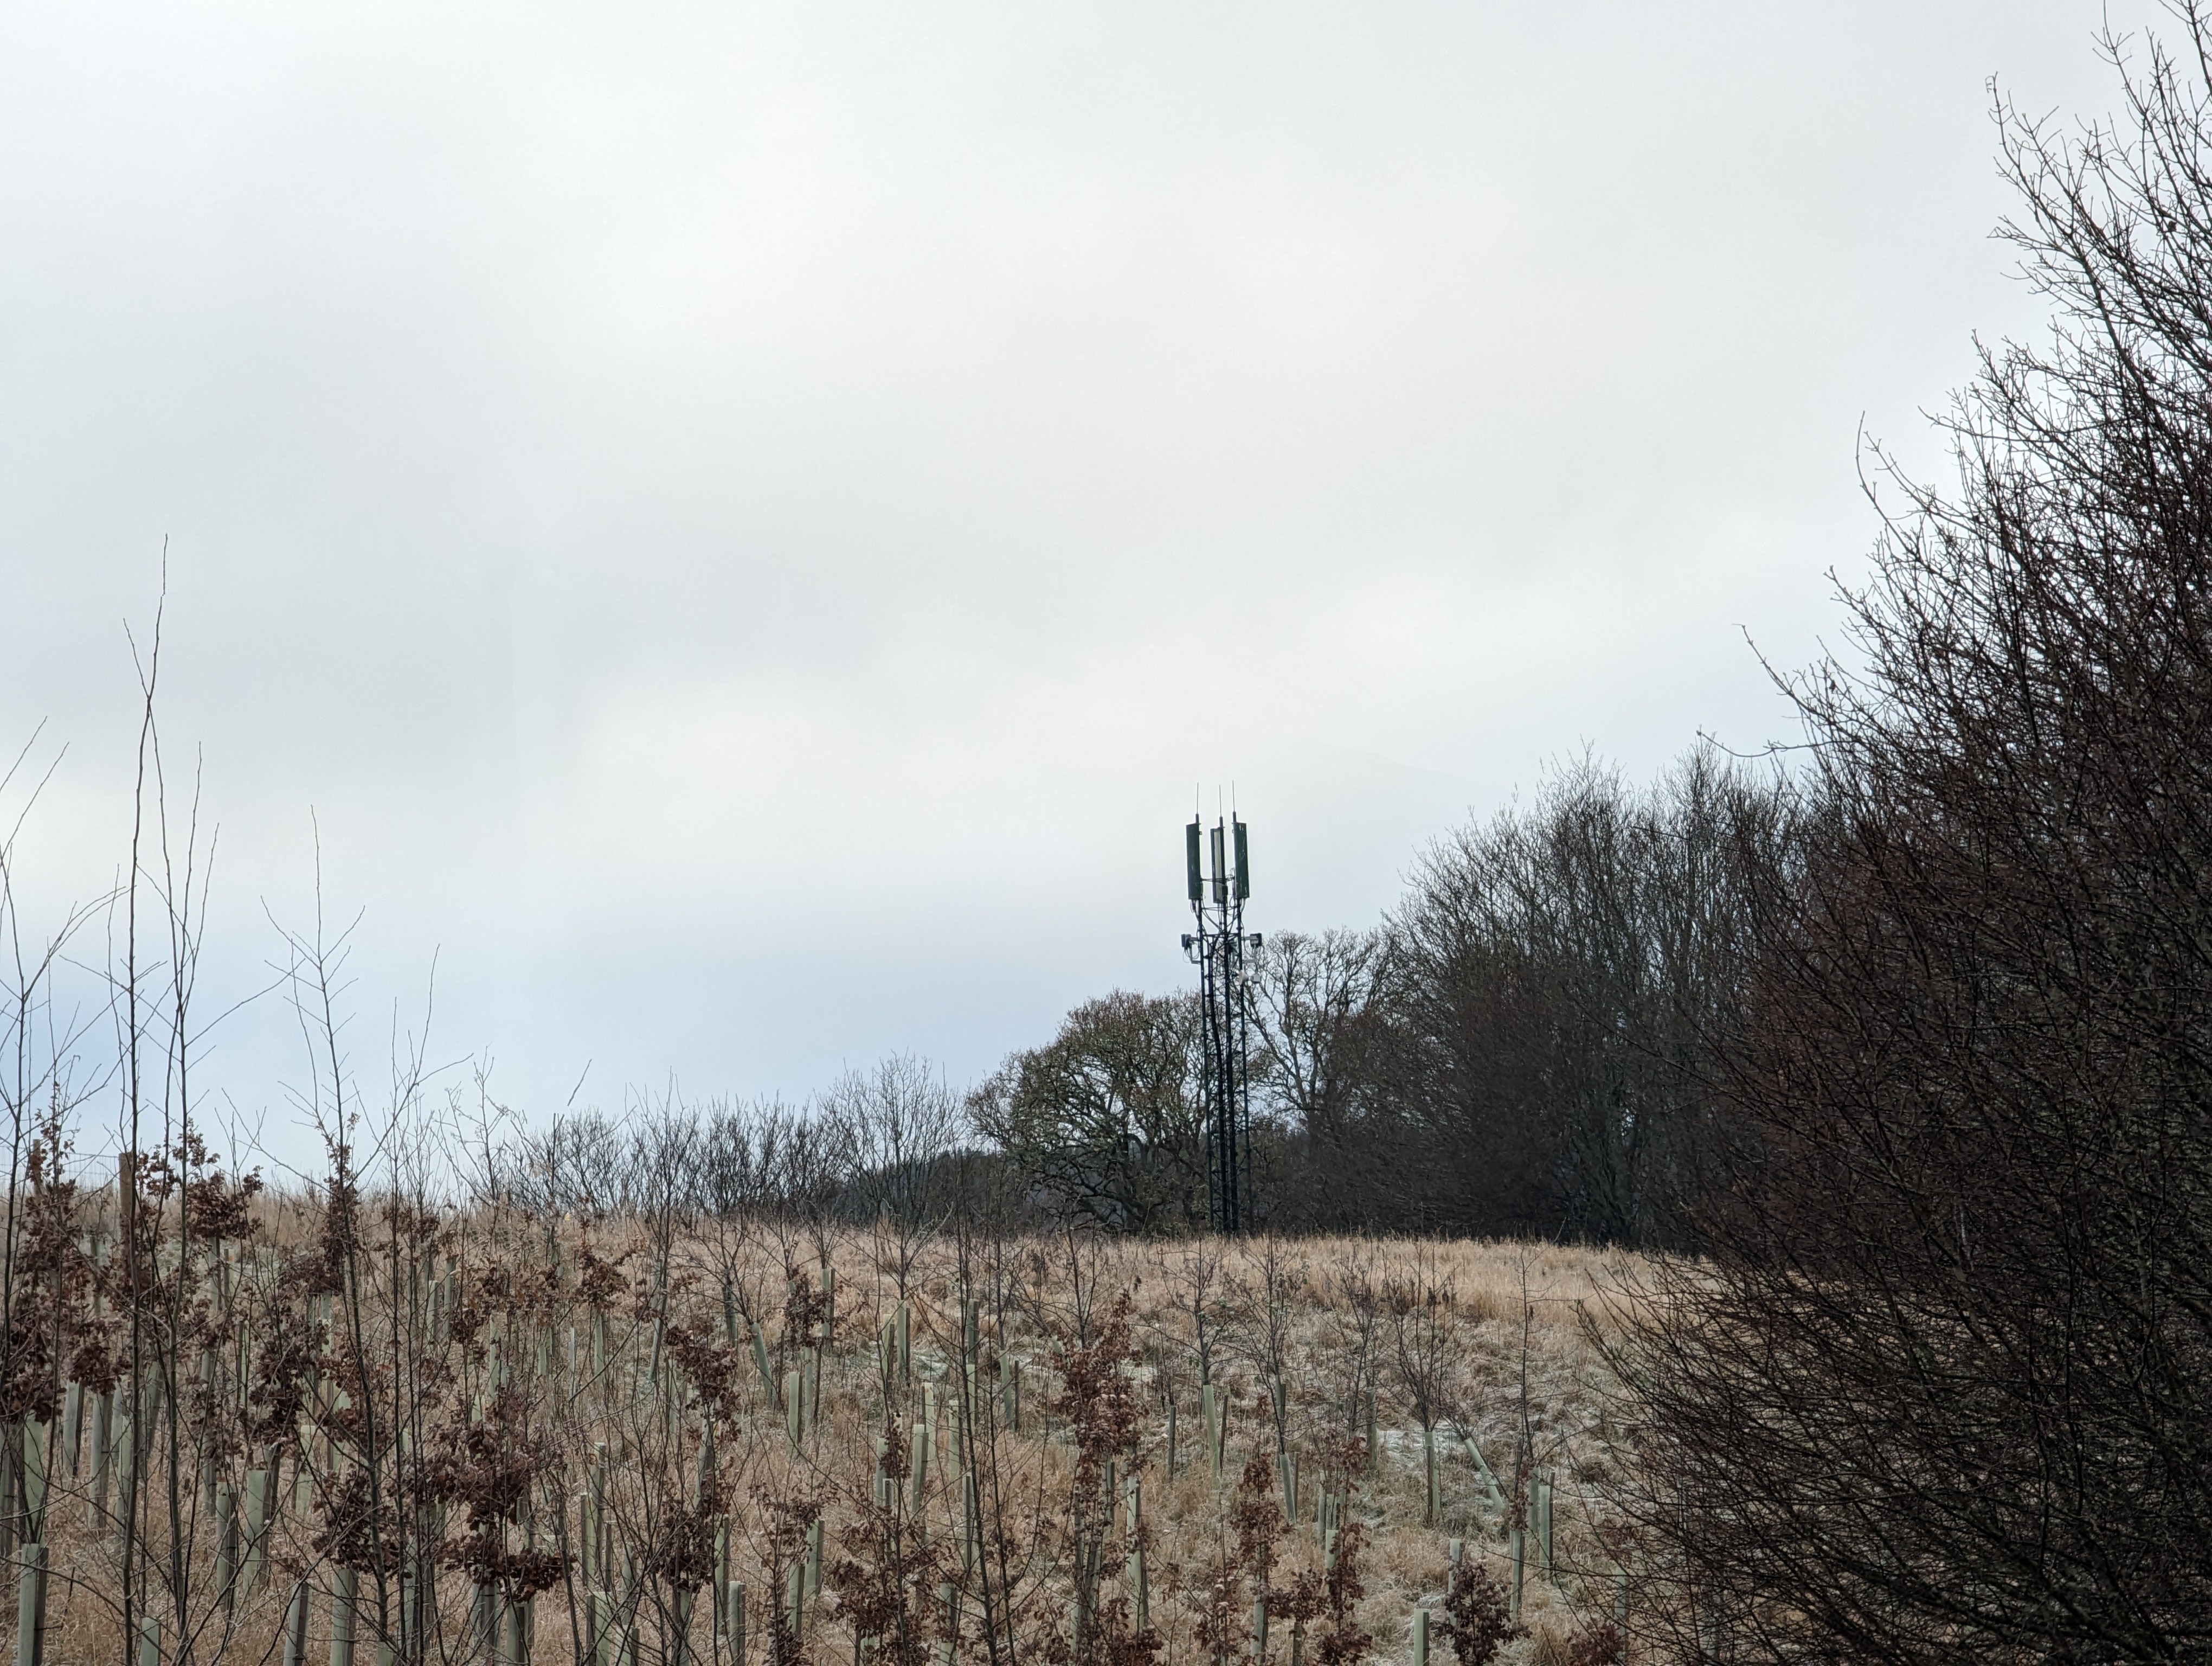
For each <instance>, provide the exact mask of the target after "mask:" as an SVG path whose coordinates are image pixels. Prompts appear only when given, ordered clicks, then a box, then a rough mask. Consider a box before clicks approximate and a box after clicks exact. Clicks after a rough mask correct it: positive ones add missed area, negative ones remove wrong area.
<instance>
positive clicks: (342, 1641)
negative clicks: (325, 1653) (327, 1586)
mask: <svg viewBox="0 0 2212 1666" xmlns="http://www.w3.org/2000/svg"><path fill="white" fill-rule="evenodd" d="M332 1583H333V1584H334V1586H335V1589H334V1590H332V1591H331V1666H353V1618H354V1616H353V1599H354V1593H355V1590H356V1589H357V1586H358V1576H357V1575H356V1573H355V1572H354V1571H353V1570H352V1569H351V1568H349V1567H342V1568H340V1569H339V1570H338V1571H337V1579H336V1580H334V1581H333V1582H332Z"/></svg>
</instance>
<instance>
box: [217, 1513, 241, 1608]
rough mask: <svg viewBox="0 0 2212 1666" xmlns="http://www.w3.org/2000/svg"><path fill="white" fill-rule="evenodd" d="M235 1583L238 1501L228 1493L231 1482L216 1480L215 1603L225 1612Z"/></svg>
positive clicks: (228, 1606) (230, 1601)
mask: <svg viewBox="0 0 2212 1666" xmlns="http://www.w3.org/2000/svg"><path fill="white" fill-rule="evenodd" d="M236 1584H238V1501H237V1499H234V1498H233V1497H232V1496H231V1491H230V1483H229V1482H228V1481H217V1482H216V1484H215V1605H216V1607H217V1608H221V1609H222V1611H223V1612H224V1613H225V1614H228V1613H229V1612H230V1611H231V1608H232V1604H233V1601H234V1589H233V1588H234V1586H235V1585H236Z"/></svg>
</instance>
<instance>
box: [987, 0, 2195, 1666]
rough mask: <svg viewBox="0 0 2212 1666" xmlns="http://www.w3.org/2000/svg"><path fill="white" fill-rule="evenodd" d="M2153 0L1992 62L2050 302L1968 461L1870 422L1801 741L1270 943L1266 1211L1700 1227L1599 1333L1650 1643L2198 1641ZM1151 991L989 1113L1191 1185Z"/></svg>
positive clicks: (2174, 491) (2176, 457) (1133, 1210)
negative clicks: (2075, 113) (1122, 1151)
mask: <svg viewBox="0 0 2212 1666" xmlns="http://www.w3.org/2000/svg"><path fill="white" fill-rule="evenodd" d="M2173 16H2174V18H2175V20H2176V21H2177V22H2178V24H2179V28H2180V30H2181V33H2182V36H2183V39H2184V42H2185V44H2184V46H2183V47H2182V49H2181V50H2180V51H2179V52H2169V51H2168V50H2167V49H2166V47H2165V46H2162V45H2161V44H2160V42H2159V41H2158V40H2154V39H2153V40H2147V41H2136V42H2130V41H2127V40H2122V39H2119V38H2118V37H2115V36H2112V35H2109V34H2108V35H2107V36H2106V38H2105V40H2104V46H2105V50H2106V55H2107V57H2108V58H2109V59H2110V60H2111V62H2112V64H2113V65H2114V66H2115V68H2116V69H2117V70H2118V72H2119V83H2118V84H2119V88H2120V94H2121V97H2120V101H2119V105H2118V113H2117V114H2116V115H2115V116H2113V117H2112V118H2109V119H2103V120H2100V121H2094V122H2089V123H2085V124H2082V125H2078V126H2072V127H2062V126H2061V125H2058V124H2057V122H2055V121H2053V120H2051V119H2044V118H2040V117H2036V116H2032V115H2029V114H2027V113H2024V112H2020V111H2019V110H2017V109H2015V107H2013V106H2010V105H2009V104H2008V103H2005V102H2003V101H2002V100H2000V102H1999V103H1998V105H1997V107H1996V116H1997V119H1998V121H1999V124H2000V132H2001V136H2002V137H2001V153H2002V164H2003V167H2004V171H2005V173H2007V175H2008V178H2009V179H2010V181H2011V183H2012V185H2013V186H2014V188H2015V192H2016V194H2017V200H2018V203H2019V208H2018V210H2017V211H2016V213H2015V217H2014V218H2012V219H2010V220H2008V221H2007V222H2005V223H2004V224H2003V226H2002V228H2000V235H2001V236H2002V238H2004V239H2005V240H2008V241H2009V243H2010V244H2011V246H2013V247H2014V248H2015V250H2016V252H2018V254H2019V256H2020V258H2021V271H2022V274H2023V276H2024V277H2026V279H2027V282H2028V283H2030V285H2032V286H2033V289H2034V290H2035V291H2036V292H2037V293H2038V294H2039V295H2041V296H2043V297H2044V298H2045V300H2046V301H2048V302H2049V303H2050V307H2051V325H2050V328H2049V330H2048V331H2047V333H2045V334H2044V335H2042V336H2041V337H2039V338H2037V339H2033V340H2031V341H2027V342H2006V343H2002V344H1995V345H1990V346H1985V347H1984V348H1983V349H1982V350H1981V355H1980V362H1979V367H1978V371H1977V373H1976V374H1975V375H1974V377H1973V378H1972V380H1971V381H1970V382H1969V383H1968V385H1967V386H1965V387H1964V388H1963V389H1962V390H1961V391H1960V392H1959V393H1958V394H1957V395H1956V396H1955V398H1954V400H1953V402H1952V404H1951V405H1950V406H1949V408H1948V410H1947V411H1946V412H1945V413H1944V414H1943V415H1942V417H1940V419H1939V420H1940V422H1941V423H1942V425H1943V427H1944V428H1945V429H1946V430H1947V432H1948V435H1949V437H1950V439H1951V440H1952V441H1953V447H1954V457H1955V459H1956V465H1957V472H1956V478H1955V480H1954V481H1953V482H1951V483H1948V484H1945V485H1940V486H1939V485H1934V484H1929V483H1925V482H1922V481H1918V480H1916V479H1914V478H1911V477H1909V476H1907V475H1905V473H1904V472H1903V471H1900V470H1898V469H1896V468H1894V467H1892V466H1890V465H1889V464H1888V463H1887V459H1885V458H1884V457H1883V456H1882V454H1881V453H1880V452H1879V450H1877V451H1876V452H1875V454H1874V459H1873V460H1874V463H1875V471H1874V477H1875V480H1876V481H1877V482H1878V483H1879V484H1880V490H1879V491H1878V492H1877V493H1876V494H1875V501H1876V503H1877V506H1878V507H1879V508H1881V514H1882V522H1883V528H1882V532H1881V537H1880V539H1879V541H1878V543H1877V544H1876V546H1875V550H1874V554H1873V560H1872V563H1871V567H1870V569H1869V577H1868V578H1867V579H1866V581H1864V582H1863V584H1860V585H1857V586H1853V587H1846V588H1845V589H1844V591H1843V593H1842V600H1843V604H1844V610H1845V613H1846V617H1847V621H1848V630H1847V633H1846V646H1845V648H1844V651H1843V652H1841V653H1838V654H1832V655H1831V656H1829V657H1827V658H1826V659H1823V660H1820V662H1818V663H1816V664H1815V665H1814V666H1811V667H1809V668H1808V669H1807V670H1806V671H1805V672H1802V673H1801V674H1798V675H1796V676H1795V677H1791V678H1786V679H1785V687H1786V690H1787V691H1788V692H1789V693H1790V696H1792V698H1793V699H1794V701H1795V702H1796V708H1797V711H1798V713H1799V714H1800V715H1801V717H1802V722H1803V728H1804V736H1805V744H1804V745H1803V746H1802V749H1800V750H1799V751H1797V752H1796V754H1795V756H1794V757H1793V760H1792V763H1791V767H1790V769H1789V771H1788V772H1787V773H1786V774H1785V773H1768V772H1765V771H1762V770H1759V769H1748V770H1747V769H1744V768H1743V767H1741V766H1739V765H1736V764H1734V763H1730V762H1729V761H1728V760H1726V759H1724V758H1723V757H1719V756H1717V755H1716V754H1714V753H1712V752H1711V751H1698V752H1693V753H1692V754H1691V755H1690V756H1688V757H1686V758H1685V759H1684V760H1683V761H1682V762H1681V763H1679V764H1678V765H1677V766H1676V767H1675V768H1674V769H1673V770H1672V771H1670V772H1669V773H1668V775H1666V776H1664V777H1663V778H1662V780H1661V781H1658V782H1657V783H1656V784H1655V785H1653V786H1652V787H1647V788H1632V787H1628V786H1626V785H1625V784H1624V783H1623V782H1622V781H1620V779H1619V777H1618V776H1617V775H1613V774H1612V773H1610V772H1608V771H1607V770H1605V769H1601V768H1599V767H1596V766H1594V765H1589V764H1583V765H1577V766H1575V767H1573V768H1571V769H1567V770H1565V771H1564V772H1562V773H1560V774H1559V775H1556V776H1555V777H1554V778H1553V780H1552V781H1550V782H1549V783H1548V784H1547V786H1546V787H1544V788H1543V790H1542V791H1541V792H1540V793H1538V794H1537V795H1536V796H1535V798H1534V800H1533V801H1532V802H1530V803H1529V804H1528V805H1527V806H1518V807H1516V808H1514V809H1512V810H1510V811H1508V812H1505V813H1504V814H1502V815H1500V816H1498V817H1497V818H1494V819H1493V820H1492V821H1491V822H1489V823H1487V824H1483V825H1481V826H1479V827H1476V828H1473V829H1470V830H1468V831H1466V832H1464V833H1462V834H1460V835H1457V836H1454V837H1452V838H1449V839H1447V840H1446V841H1444V842H1442V843H1441V844H1439V845H1438V846H1437V848H1435V849H1434V850H1433V851H1432V852H1431V853H1430V854H1429V856H1428V857H1427V859H1426V860H1425V861H1424V863H1423V864H1422V866H1421V867H1420V869H1419V873H1418V874H1417V876H1416V879H1415V881H1414V884H1413V887H1412V889H1411V891H1410V894H1409V895H1408V897H1407V899H1406V901H1405V903H1403V905H1402V906H1401V908H1400V909H1398V910H1396V911H1395V913H1394V914H1393V915H1392V916H1391V917H1390V918H1389V920H1387V921H1384V922H1383V924H1382V925H1381V926H1380V927H1378V928H1377V929H1376V930H1373V931H1370V932H1366V933H1355V934H1351V935H1327V936H1322V937H1318V938H1312V939H1302V938H1285V939H1278V941H1277V942H1276V943H1275V944H1273V945H1270V948H1269V951H1268V954H1267V958H1265V959H1264V960H1263V963H1262V964H1261V968H1260V972H1259V978H1258V987H1257V988H1256V990H1255V994H1256V998H1257V1003H1258V1007H1259V1011H1260V1015H1261V1024H1260V1031H1261V1037H1262V1051H1263V1053H1264V1055H1265V1069H1264V1071H1263V1072H1262V1075H1263V1079H1264V1083H1265V1097H1264V1104H1265V1123H1266V1127H1267V1142H1266V1149H1267V1158H1268V1162H1269V1164H1270V1169H1269V1175H1270V1186H1271V1196H1272V1199H1273V1207H1274V1208H1275V1210H1276V1212H1277V1216H1278V1218H1279V1219H1285V1220H1296V1221H1300V1222H1311V1223H1313V1224H1316V1225H1324V1224H1359V1225H1370V1226H1391V1225H1421V1226H1427V1227H1436V1228H1444V1229H1450V1230H1458V1231H1516V1232H1533V1233H1542V1234H1546V1235H1559V1236H1574V1237H1591V1238H1601V1239H1606V1240H1609V1241H1613V1242H1617V1243H1637V1244H1646V1245H1656V1246H1662V1247H1680V1248H1688V1249H1695V1250H1697V1251H1698V1252H1699V1256H1697V1257H1696V1258H1687V1257H1662V1258H1660V1259H1658V1260H1657V1261H1656V1262H1654V1263H1653V1265H1654V1267H1655V1268H1656V1272H1655V1273H1653V1274H1651V1275H1650V1280H1648V1281H1647V1282H1646V1283H1644V1284H1643V1285H1641V1286H1627V1287H1624V1288H1623V1290H1622V1291H1621V1292H1620V1293H1619V1296H1618V1298H1617V1309H1616V1313H1615V1315H1614V1316H1615V1317H1616V1318H1617V1319H1619V1320H1620V1327H1621V1328H1620V1330H1619V1331H1618V1332H1616V1333H1614V1335H1613V1340H1612V1341H1610V1342H1609V1344H1608V1346H1609V1348H1610V1350H1611V1353H1612V1355H1613V1363H1614V1365H1615V1366H1616V1368H1617V1369H1618V1371H1619V1372H1620V1378H1621V1380H1622V1382H1623V1383H1624V1384H1625V1385H1626V1386H1625V1389H1624V1390H1623V1393H1622V1395H1621V1397H1620V1400H1619V1402H1617V1407H1618V1409H1619V1410H1620V1413H1621V1414H1622V1416H1623V1418H1624V1420H1625V1426H1626V1432H1627V1434H1628V1436H1629V1438H1630V1439H1631V1441H1632V1444H1633V1446H1634V1449H1635V1450H1636V1452H1637V1454H1638V1465H1639V1472H1638V1489H1639V1491H1638V1496H1639V1498H1640V1499H1641V1503H1640V1505H1639V1506H1638V1520H1639V1524H1640V1526H1641V1528H1642V1529H1643V1530H1644V1532H1645V1533H1646V1534H1647V1535H1649V1537H1648V1541H1647V1542H1649V1543H1650V1545H1651V1546H1653V1547H1655V1548H1656V1552H1657V1554H1656V1556H1655V1558H1654V1559H1653V1560H1651V1561H1650V1562H1648V1563H1647V1564H1645V1566H1646V1569H1647V1572H1646V1574H1645V1576H1644V1578H1645V1583H1646V1584H1647V1585H1648V1590H1646V1591H1645V1593H1644V1600H1643V1601H1642V1602H1641V1603H1640V1606H1639V1611H1640V1612H1644V1613H1646V1614H1655V1615H1657V1616H1659V1617H1658V1619H1657V1620H1655V1621H1653V1622H1651V1623H1650V1626H1649V1635H1648V1636H1647V1639H1646V1640H1647V1642H1648V1643H1650V1644H1651V1645H1654V1646H1655V1647H1658V1648H1662V1652H1663V1653H1664V1654H1665V1655H1666V1656H1667V1657H1680V1658H1686V1659H1692V1660H1699V1661H1704V1660H1713V1659H1747V1660H1748V1659H1793V1660H1808V1661H1814V1660H1818V1661H1845V1660H1882V1661H1890V1662H1920V1661H1926V1662H1935V1661H1938V1660H1943V1661H1951V1660H1959V1659H1975V1660H1990V1661H2008V1662H2009V1661H2022V1662H2026V1661H2069V1662H2070V1661H2081V1662H2087V1661H2179V1660H2194V1659H2203V1658H2206V1657H2208V1656H2212V1525H2208V1524H2209V1523H2212V1404H2208V1401H2207V1386H2206V1385H2207V1384H2208V1383H2212V18H2208V15H2207V14H2206V12H2205V10H2204V9H2203V8H2202V7H2200V6H2199V5H2198V4H2197V3H2195V0H2185V3H2181V4H2178V5H2176V6H2175V7H2174V8H2173ZM1179 1012H1182V1008H1181V1006H1179V1004H1178V1003H1177V1002H1176V1001H1175V1000H1154V1001H1149V1002H1148V1001H1145V1000H1139V999H1136V998H1133V997H1126V996H1117V997H1114V998H1111V999H1109V1000H1106V1001H1103V1002H1099V1003H1094V1004H1093V1005H1091V1006H1086V1007H1084V1008H1080V1009H1079V1010H1078V1011H1077V1012H1075V1013H1073V1014H1071V1015H1070V1017H1069V1019H1068V1021H1067V1023H1066V1025H1065V1026H1064V1027H1063V1029H1062V1031H1061V1033H1060V1036H1059V1037H1056V1038H1055V1039H1054V1041H1053V1042H1051V1043H1048V1045H1047V1046H1045V1047H1043V1048H1041V1049H1036V1051H1034V1052H1031V1053H1025V1054H1022V1055H1017V1056H1016V1058H1014V1059H1013V1060H1011V1061H1009V1062H1008V1064H1007V1066H1006V1067H1005V1068H1004V1069H1003V1070H1002V1071H1000V1073H999V1074H998V1075H997V1076H996V1077H995V1078H994V1079H993V1081H992V1082H991V1083H990V1084H988V1085H987V1086H986V1088H985V1089H984V1090H983V1091H982V1092H981V1094H980V1095H979V1097H978V1110H979V1121H981V1123H982V1125H983V1126H984V1127H985V1128H987V1129H990V1130H991V1131H992V1132H993V1133H994V1134H995V1136H996V1137H997V1138H998V1139H999V1140H1000V1141H1001V1143H1002V1145H1003V1146H1004V1147H1005V1148H1006V1150H1007V1151H1008V1152H1010V1153H1011V1154H1012V1155H1013V1156H1014V1158H1016V1159H1017V1160H1018V1162H1020V1163H1021V1164H1023V1166H1024V1170H1025V1171H1026V1172H1028V1173H1030V1174H1031V1175H1032V1176H1034V1177H1036V1180H1037V1181H1038V1183H1040V1184H1042V1185H1045V1186H1048V1187H1050V1188H1053V1189H1056V1190H1057V1191H1059V1192H1060V1193H1062V1194H1064V1195H1066V1200H1067V1201H1069V1202H1070V1203H1072V1204H1073V1205H1075V1206H1077V1207H1083V1208H1085V1209H1087V1210H1089V1211H1090V1212H1091V1213H1092V1214H1094V1215H1095V1216H1097V1218H1099V1219H1126V1220H1127V1221H1128V1222H1129V1223H1131V1224H1134V1225H1154V1224H1157V1223H1159V1222H1162V1221H1164V1220H1170V1219H1175V1218H1176V1214H1177V1212H1178V1211H1180V1213H1181V1218H1182V1219H1183V1220H1188V1219H1189V1218H1190V1203H1189V1201H1188V1200H1189V1199H1190V1197H1191V1195H1192V1194H1191V1191H1190V1189H1189V1185H1188V1163H1189V1161H1190V1140H1191V1135H1192V1133H1193V1125H1192V1124H1191V1123H1190V1122H1189V1121H1188V1117H1189V1115H1190V1111H1191V1107H1190V1105H1189V1104H1188V1098H1187V1097H1181V1096H1178V1095H1177V1094H1176V1093H1174V1092H1171V1091H1168V1089H1167V1088H1166V1087H1165V1086H1164V1083H1165V1082H1166V1080H1167V1079H1168V1077H1169V1075H1170V1074H1171V1073H1161V1072H1160V1071H1158V1069H1157V1068H1139V1067H1133V1065H1132V1063H1131V1062H1130V1061H1133V1060H1135V1059H1139V1058H1150V1057H1152V1056H1153V1055H1150V1054H1147V1053H1146V1047H1147V1045H1149V1044H1150V1043H1148V1041H1147V1038H1148V1037H1155V1036H1157V1037H1173V1036H1175V1035H1176V1033H1178V1032H1177V1030H1176V1025H1178V1023H1182V1024H1183V1025H1185V1026H1186V1027H1187V1019H1181V1018H1178V1016H1177V1015H1178V1013H1179ZM1163 1044H1164V1043H1163ZM1070 1084H1074V1085H1076V1087H1077V1088H1079V1091H1072V1090H1071V1088H1070V1086H1069V1085H1070ZM1117 1096H1118V1097H1119V1098H1120V1099H1121V1103H1122V1104H1124V1105H1126V1106H1127V1109H1128V1110H1129V1113H1130V1115H1129V1116H1128V1119H1127V1121H1128V1126H1130V1127H1131V1128H1133V1129H1134V1130H1136V1133H1135V1134H1134V1135H1133V1137H1132V1139H1131V1140H1129V1141H1128V1142H1127V1149H1128V1152H1129V1153H1130V1154H1129V1155H1127V1156H1121V1157H1117V1156H1115V1153H1114V1152H1111V1151H1109V1148H1108V1142H1107V1141H1105V1140H1103V1139H1102V1138H1101V1134H1102V1132H1103V1128H1104V1127H1105V1124H1106V1122H1107V1121H1109V1119H1110V1116H1111V1113H1112V1109H1113V1102H1114V1100H1115V1097H1117ZM1140 1112H1141V1115H1139V1113H1140ZM1085 1140H1087V1141H1089V1142H1090V1146H1089V1148H1088V1150H1087V1151H1085V1152H1083V1153H1082V1154H1081V1155H1080V1156H1079V1158H1075V1159H1074V1160H1071V1159H1070V1158H1069V1156H1068V1154H1067V1153H1068V1152H1070V1151H1071V1149H1076V1148H1078V1147H1079V1144H1080V1142H1081V1141H1085ZM1115 1188H1119V1189H1120V1193H1119V1195H1116V1194H1115V1191H1114V1189H1115Z"/></svg>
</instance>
